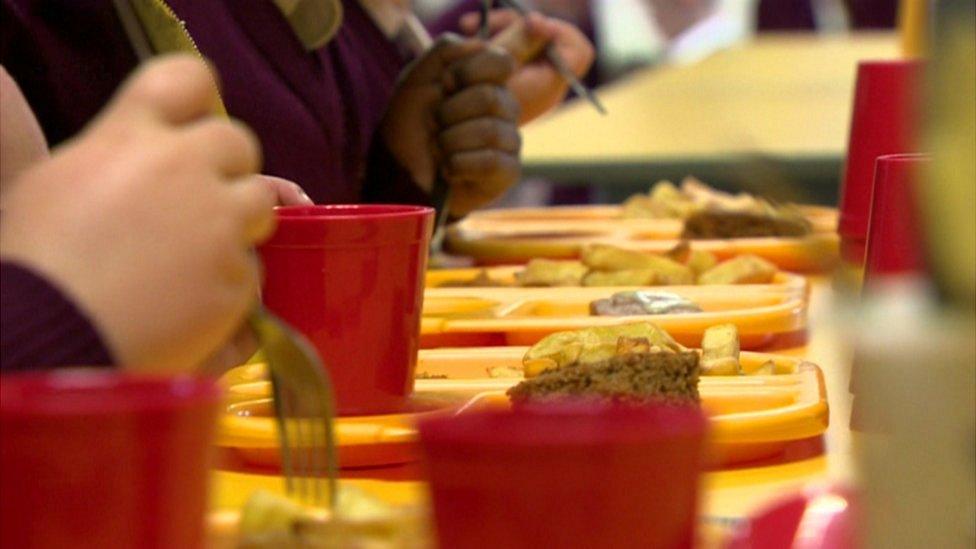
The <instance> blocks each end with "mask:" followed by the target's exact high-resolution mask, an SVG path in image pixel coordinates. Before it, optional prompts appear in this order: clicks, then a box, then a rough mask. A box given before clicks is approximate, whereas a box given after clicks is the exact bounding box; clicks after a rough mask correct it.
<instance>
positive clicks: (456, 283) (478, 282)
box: [439, 269, 509, 288]
mask: <svg viewBox="0 0 976 549" xmlns="http://www.w3.org/2000/svg"><path fill="white" fill-rule="evenodd" d="M502 286H509V284H505V283H504V282H502V281H499V280H495V279H493V278H491V277H490V276H488V271H486V270H485V269H481V270H480V271H478V274H477V275H475V277H474V278H470V279H467V280H447V281H445V282H442V283H440V284H439V287H441V288H493V287H502Z"/></svg>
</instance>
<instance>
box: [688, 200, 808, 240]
mask: <svg viewBox="0 0 976 549" xmlns="http://www.w3.org/2000/svg"><path fill="white" fill-rule="evenodd" d="M810 230H811V226H810V222H809V221H808V220H807V219H806V218H805V217H803V215H802V214H800V213H799V212H795V211H793V210H791V209H790V208H788V207H774V206H768V207H767V209H766V211H764V212H728V211H723V210H702V211H700V212H695V213H694V214H692V215H691V216H690V217H689V218H688V219H686V220H685V228H684V230H683V231H682V232H681V238H692V239H701V238H751V237H761V236H806V235H808V234H810Z"/></svg>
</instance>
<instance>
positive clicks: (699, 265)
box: [682, 241, 718, 276]
mask: <svg viewBox="0 0 976 549" xmlns="http://www.w3.org/2000/svg"><path fill="white" fill-rule="evenodd" d="M682 242H684V241H682ZM685 265H688V267H689V268H690V269H691V270H692V272H694V273H695V276H699V275H701V274H702V273H704V272H705V271H707V270H709V269H711V268H712V267H714V266H716V265H718V258H717V257H715V254H713V253H712V252H706V251H705V250H693V251H692V252H691V253H690V254H689V255H688V260H687V261H686V262H685Z"/></svg>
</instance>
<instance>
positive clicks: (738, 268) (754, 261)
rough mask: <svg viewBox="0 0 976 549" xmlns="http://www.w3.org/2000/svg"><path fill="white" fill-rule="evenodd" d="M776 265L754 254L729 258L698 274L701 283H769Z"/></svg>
mask: <svg viewBox="0 0 976 549" xmlns="http://www.w3.org/2000/svg"><path fill="white" fill-rule="evenodd" d="M775 277H776V265H773V264H772V263H770V262H769V261H766V260H765V259H763V258H761V257H757V256H754V255H740V256H737V257H733V258H732V259H727V260H725V261H723V262H722V263H719V264H718V265H716V266H714V267H712V268H711V269H709V270H707V271H705V272H703V273H702V274H701V275H699V276H698V283H699V284H769V283H770V282H772V281H773V278H775Z"/></svg>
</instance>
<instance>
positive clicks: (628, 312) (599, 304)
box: [590, 290, 702, 316]
mask: <svg viewBox="0 0 976 549" xmlns="http://www.w3.org/2000/svg"><path fill="white" fill-rule="evenodd" d="M701 311H702V310H701V307H699V306H698V305H696V304H694V303H692V302H691V301H689V300H687V299H685V298H684V297H681V296H680V295H678V294H674V293H671V292H659V291H646V290H640V291H634V292H617V293H615V294H613V295H612V296H610V297H609V298H606V299H598V300H596V301H594V302H593V303H590V314H592V315H596V316H634V315H664V314H678V313H700V312H701Z"/></svg>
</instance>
